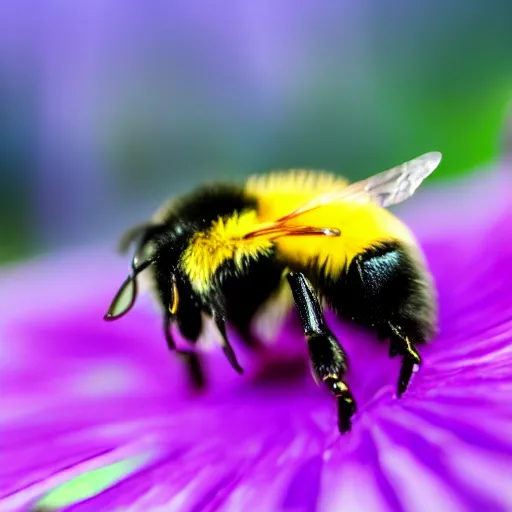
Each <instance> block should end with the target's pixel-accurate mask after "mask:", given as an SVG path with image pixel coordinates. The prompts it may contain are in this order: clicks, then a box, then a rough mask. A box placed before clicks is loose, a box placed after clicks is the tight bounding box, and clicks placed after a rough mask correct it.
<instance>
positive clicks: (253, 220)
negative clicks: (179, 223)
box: [181, 210, 272, 294]
mask: <svg viewBox="0 0 512 512" xmlns="http://www.w3.org/2000/svg"><path fill="white" fill-rule="evenodd" d="M257 224H258V219H257V216H256V212H255V211H253V210H250V211H247V212H244V213H242V214H240V215H238V214H234V215H233V216H232V217H229V218H228V219H226V220H223V219H222V218H219V219H218V220H217V221H215V222H213V224H212V227H211V228H210V229H208V230H207V231H201V232H199V233H196V234H195V235H194V237H193V238H192V239H191V241H190V243H189V245H188V247H187V249H186V250H185V252H184V253H183V255H182V258H181V266H182V268H183V270H184V271H185V272H186V273H187V275H188V276H189V278H190V280H191V282H192V286H193V288H194V289H195V290H196V291H197V292H198V293H200V294H204V293H206V292H207V291H208V289H209V288H210V285H211V279H212V277H213V275H214V274H215V272H216V270H217V269H218V268H219V267H220V266H221V265H222V264H223V263H224V262H226V261H228V260H231V261H233V263H234V265H235V270H236V269H238V270H240V271H241V270H242V269H243V267H244V265H245V263H246V262H247V261H249V260H251V259H253V260H256V259H257V258H258V257H259V256H260V255H263V254H269V253H270V252H271V251H272V243H271V242H270V241H269V240H265V239H258V240H243V239H242V238H241V237H242V236H243V235H244V234H245V233H247V232H249V231H251V230H252V229H254V227H255V226H256V225H257Z"/></svg>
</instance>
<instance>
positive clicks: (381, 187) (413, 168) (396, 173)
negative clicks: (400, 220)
mask: <svg viewBox="0 0 512 512" xmlns="http://www.w3.org/2000/svg"><path fill="white" fill-rule="evenodd" d="M441 158H442V155H441V153H439V152H437V151H433V152H431V153H425V154H424V155H421V156H419V157H417V158H415V159H413V160H410V161H408V162H405V163H403V164H401V165H398V166H396V167H393V168H392V169H388V170H387V171H384V172H381V173H379V174H376V175H374V176H371V177H370V178H367V179H365V180H362V181H357V182H355V183H352V184H351V185H348V186H347V187H345V188H343V189H342V190H340V191H335V192H329V193H327V194H324V195H322V196H319V197H317V198H315V199H314V200H312V201H310V202H308V203H306V204H305V205H303V206H301V207H300V208H298V209H297V210H295V211H293V212H291V213H289V214H288V215H286V216H284V217H281V218H280V219H278V221H277V222H284V221H286V220H289V219H292V218H295V217H298V216H299V215H301V214H303V213H306V212H309V211H311V210H314V209H316V208H319V207H320V206H325V205H328V204H333V203H337V202H347V201H350V202H372V203H375V204H378V205H379V206H382V207H384V208H385V207H388V206H393V205H395V204H398V203H401V202H403V201H405V200H406V199H408V198H409V197H411V196H412V195H413V194H414V192H415V191H416V189H417V188H418V187H419V186H420V185H421V183H422V182H423V180H424V179H425V178H427V177H428V176H429V175H430V174H432V172H434V170H435V169H436V167H437V166H438V165H439V163H440V162H441Z"/></svg>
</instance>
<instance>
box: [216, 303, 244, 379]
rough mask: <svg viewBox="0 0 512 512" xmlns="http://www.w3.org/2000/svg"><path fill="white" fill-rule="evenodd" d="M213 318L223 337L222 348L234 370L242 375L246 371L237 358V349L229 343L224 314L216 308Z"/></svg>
mask: <svg viewBox="0 0 512 512" xmlns="http://www.w3.org/2000/svg"><path fill="white" fill-rule="evenodd" d="M213 320H214V322H215V325H216V326H217V329H218V330H219V332H220V335H221V337H222V340H221V341H222V350H223V351H224V354H225V355H226V357H227V359H228V361H229V362H230V364H231V366H232V367H233V368H234V370H235V371H236V372H237V373H239V374H240V375H242V374H243V373H244V369H243V368H242V367H241V366H240V364H239V362H238V360H237V358H236V354H235V351H234V350H233V347H232V346H231V344H230V343H229V339H228V335H227V333H226V320H225V318H224V316H223V315H222V314H221V313H219V312H218V311H216V310H214V311H213Z"/></svg>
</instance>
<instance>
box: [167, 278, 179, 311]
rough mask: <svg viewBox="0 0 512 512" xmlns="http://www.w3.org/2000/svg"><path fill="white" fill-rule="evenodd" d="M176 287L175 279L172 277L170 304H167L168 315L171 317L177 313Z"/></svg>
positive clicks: (177, 298)
mask: <svg viewBox="0 0 512 512" xmlns="http://www.w3.org/2000/svg"><path fill="white" fill-rule="evenodd" d="M178 302H179V296H178V287H177V286H176V278H175V277H174V276H172V303H171V304H169V313H171V315H175V314H176V311H178Z"/></svg>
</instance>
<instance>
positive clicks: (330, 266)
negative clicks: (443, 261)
mask: <svg viewBox="0 0 512 512" xmlns="http://www.w3.org/2000/svg"><path fill="white" fill-rule="evenodd" d="M346 185H347V182H346V181H345V180H343V179H340V178H338V177H336V176H333V175H329V174H324V173H320V174H316V173H305V172H299V173H297V172H295V173H294V172H288V173H279V174H277V175H269V176H268V177H257V178H254V179H252V180H250V181H249V183H248V189H249V190H250V191H251V192H253V193H255V194H257V197H258V213H259V220H260V222H262V223H265V222H272V221H275V220H276V219H279V218H281V217H283V216H285V215H287V214H289V213H291V212H293V211H294V210H296V209H297V208H299V207H301V206H302V205H304V204H305V203H307V202H308V201H310V200H312V199H313V198H315V197H317V196H319V195H320V194H324V193H326V192H333V191H335V190H337V189H342V188H344V187H345V186H346ZM288 225H291V226H293V225H304V226H311V227H317V228H336V229H338V230H339V231H340V232H341V234H340V236H335V237H330V236H291V237H282V238H278V239H276V240H275V244H276V249H277V254H278V255H279V256H280V257H281V258H282V259H283V260H284V261H285V262H287V263H289V264H291V263H294V264H296V265H297V266H299V267H311V266H316V267H317V268H319V269H323V271H324V272H325V273H326V274H327V275H330V276H332V277H336V276H338V275H339V274H340V273H341V272H342V271H343V270H345V269H346V268H347V267H348V265H349V264H350V262H351V261H352V260H353V259H354V257H355V256H357V255H358V254H361V253H362V252H363V251H365V250H366V249H369V248H371V247H372V246H375V245H377V244H378V243H379V242H386V241H400V242H403V243H405V244H408V245H415V242H414V238H413V236H412V234H411V233H410V231H409V230H408V228H407V227H406V226H405V225H404V224H403V223H402V222H401V221H400V220H399V219H398V218H397V217H395V216H394V215H393V214H392V213H391V212H389V211H388V210H386V209H384V208H381V207H379V206H377V205H375V204H372V203H355V202H338V203H335V204H330V205H325V206H321V207H320V208H318V209H315V210H312V211H310V212H307V213H304V214H302V215H300V216H299V217H297V218H296V219H293V220H292V221H290V222H289V223H288Z"/></svg>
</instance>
